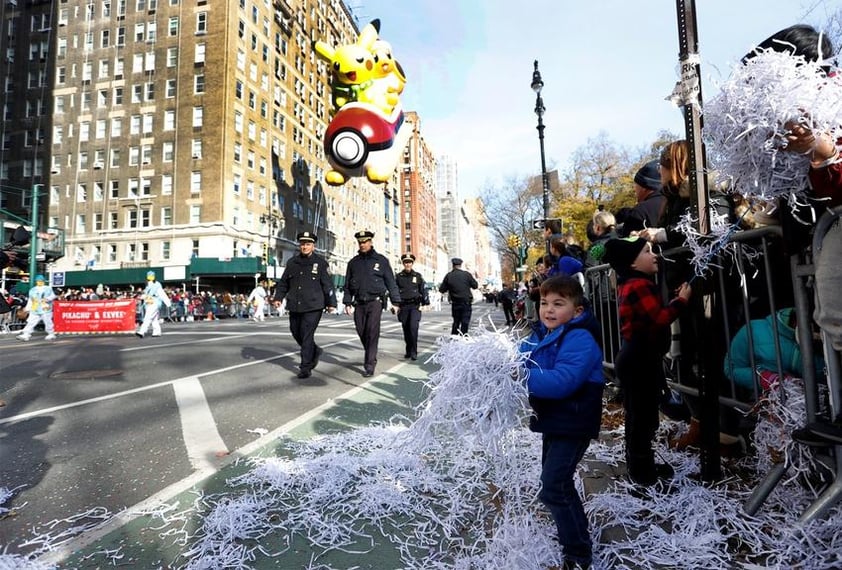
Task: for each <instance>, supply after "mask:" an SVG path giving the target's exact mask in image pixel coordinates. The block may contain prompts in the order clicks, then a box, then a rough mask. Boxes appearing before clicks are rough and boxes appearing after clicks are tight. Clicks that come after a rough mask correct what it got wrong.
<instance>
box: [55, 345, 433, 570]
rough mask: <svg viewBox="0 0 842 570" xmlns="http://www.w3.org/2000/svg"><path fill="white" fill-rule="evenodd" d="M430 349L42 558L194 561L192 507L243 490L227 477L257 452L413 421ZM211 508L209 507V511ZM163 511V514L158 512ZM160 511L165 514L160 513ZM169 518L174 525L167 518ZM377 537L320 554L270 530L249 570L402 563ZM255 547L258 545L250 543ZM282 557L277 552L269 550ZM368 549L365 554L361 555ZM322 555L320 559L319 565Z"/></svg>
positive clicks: (77, 564)
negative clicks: (398, 418)
mask: <svg viewBox="0 0 842 570" xmlns="http://www.w3.org/2000/svg"><path fill="white" fill-rule="evenodd" d="M430 354H431V353H425V354H423V355H421V356H420V359H419V360H418V361H415V362H404V363H401V364H399V365H397V366H395V367H393V368H392V369H390V370H387V371H385V372H383V373H381V374H380V375H378V376H377V377H375V378H373V379H372V380H371V381H370V382H367V383H366V384H363V385H361V386H359V387H356V388H353V389H351V390H349V391H347V392H346V393H344V394H343V395H341V396H340V397H338V398H336V399H334V400H332V401H329V402H326V403H324V404H323V405H321V406H320V407H318V408H316V409H314V410H311V411H310V412H307V413H305V414H303V415H302V416H299V417H298V418H297V419H295V420H293V421H291V422H289V423H287V424H285V425H284V426H281V427H279V428H277V429H276V430H274V431H272V432H270V433H268V434H266V435H264V436H263V437H261V438H259V439H258V440H256V441H255V442H253V443H251V444H249V445H248V446H245V447H243V448H241V449H239V450H237V451H236V452H235V453H233V454H232V455H231V456H230V457H229V458H227V460H226V461H225V462H224V463H223V464H222V466H221V467H220V468H219V469H218V470H216V471H211V472H207V471H204V472H202V471H200V472H196V473H195V474H194V475H192V476H191V477H188V478H187V479H185V480H183V481H181V482H179V483H176V484H175V485H172V486H170V487H169V488H167V489H164V490H163V491H161V492H159V493H157V494H156V495H154V496H153V497H150V498H148V499H147V500H145V501H143V502H142V503H140V504H138V505H134V506H133V507H130V508H128V509H126V510H125V511H123V512H122V513H118V514H116V515H115V516H114V517H112V518H111V519H110V520H109V521H108V522H106V523H104V524H103V525H101V526H100V527H98V528H96V529H94V530H92V531H89V532H87V533H85V534H83V535H81V536H80V537H77V538H76V539H75V540H74V541H72V542H70V543H67V544H65V545H63V546H61V547H59V548H57V549H56V550H54V551H53V552H50V553H48V554H46V555H44V556H42V557H41V558H40V559H39V562H43V563H47V564H53V565H55V566H56V567H57V568H61V569H71V568H72V569H88V568H91V569H93V568H106V567H114V566H125V567H131V568H150V569H151V568H178V567H183V566H186V565H187V564H188V563H189V560H188V559H187V558H185V557H184V556H183V553H184V552H185V550H187V549H189V547H190V542H189V540H187V541H186V544H185V540H186V537H188V536H192V535H194V534H195V533H196V531H197V530H198V529H200V528H201V525H202V522H203V518H202V516H201V515H200V514H199V513H198V511H199V510H203V509H201V508H199V509H196V508H194V504H196V503H197V502H201V501H197V499H199V498H200V497H202V496H205V497H208V496H213V497H214V501H215V502H218V501H219V500H220V495H226V496H227V495H230V496H231V497H232V498H234V497H237V496H239V495H241V494H242V488H236V487H232V486H230V485H229V484H228V481H229V480H230V479H232V478H234V477H237V476H239V475H243V474H245V473H247V472H249V471H250V470H251V469H252V468H253V466H252V465H251V462H249V461H248V458H252V457H272V456H278V457H289V456H290V451H289V450H288V448H287V446H286V445H285V444H284V442H283V441H282V440H281V439H279V438H283V439H284V440H288V439H292V440H299V441H303V440H308V439H311V438H314V437H318V436H323V435H329V434H334V433H339V432H343V431H350V430H353V429H355V428H360V427H365V426H370V425H372V424H377V423H382V422H387V421H389V420H390V419H391V418H394V417H395V416H401V417H405V418H409V419H412V418H414V417H415V414H416V411H415V410H416V407H417V406H418V405H419V404H420V403H421V402H422V401H423V399H424V398H425V392H426V390H425V388H424V381H425V380H426V378H427V377H428V375H429V374H430V373H431V372H433V371H434V370H435V369H436V365H434V364H432V363H425V362H424V359H425V358H427V357H428V356H430ZM204 510H205V511H207V509H206V508H205V509H204ZM156 513H158V514H156ZM161 513H163V514H161ZM167 521H169V522H167ZM371 536H372V537H373V539H372V540H373V541H372V542H370V541H368V540H366V541H365V544H359V545H346V546H345V547H343V549H344V550H346V551H350V552H356V553H355V554H349V553H346V552H343V551H339V550H333V551H329V552H323V551H321V550H319V551H318V552H316V551H314V549H313V548H312V547H311V546H310V543H309V542H308V540H307V539H306V537H297V536H293V537H290V536H281V535H272V536H268V537H264V538H263V539H261V540H260V547H261V549H262V550H263V551H264V552H266V553H267V554H266V555H261V553H260V552H259V550H258V551H256V552H257V558H256V559H255V560H253V561H252V562H250V563H249V566H250V567H252V568H257V569H260V568H285V569H290V570H292V569H299V568H311V567H313V568H316V567H320V568H351V567H353V568H360V569H363V568H371V569H380V570H382V569H385V568H398V567H400V566H401V563H400V556H399V553H398V552H397V550H396V549H395V548H394V547H392V546H391V545H390V544H388V543H387V542H386V541H385V540H383V539H380V540H378V538H379V536H378V533H377V531H376V530H375V529H372V532H371ZM251 544H252V545H253V543H251ZM281 551H283V554H281V555H277V556H272V555H269V554H268V553H277V552H281ZM360 553H364V554H360ZM316 557H317V558H318V563H316V562H314V559H315V558H316Z"/></svg>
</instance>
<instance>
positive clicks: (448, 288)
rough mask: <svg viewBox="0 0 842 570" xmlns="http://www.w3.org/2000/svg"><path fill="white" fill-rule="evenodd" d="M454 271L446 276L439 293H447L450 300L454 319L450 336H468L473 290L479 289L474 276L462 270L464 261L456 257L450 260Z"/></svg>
mask: <svg viewBox="0 0 842 570" xmlns="http://www.w3.org/2000/svg"><path fill="white" fill-rule="evenodd" d="M450 263H451V264H452V265H453V270H451V272H450V273H448V274H447V275H445V276H444V279H443V280H442V282H441V286H439V292H441V293H447V294H448V297H449V299H450V314H451V316H452V317H453V326H452V327H451V328H450V334H459V333H460V332H461V333H462V334H468V327H469V326H470V324H471V303H472V302H473V300H474V296H473V294H472V293H471V289H476V288H477V287H479V284H478V283H477V280H476V279H474V276H473V275H471V274H470V273H468V272H467V271H464V270H463V269H462V260H461V259H459V258H458V257H454V258H453V259H451V260H450Z"/></svg>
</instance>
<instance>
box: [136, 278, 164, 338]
mask: <svg viewBox="0 0 842 570" xmlns="http://www.w3.org/2000/svg"><path fill="white" fill-rule="evenodd" d="M142 299H143V322H142V323H141V324H140V329H139V330H138V331H137V332H136V333H135V334H136V335H137V336H139V337H140V338H143V336H144V335H145V334H146V331H148V330H149V327H150V326H151V327H152V336H161V320H160V319H159V318H158V317H159V315H160V313H161V305H163V306H165V307H167V308H169V306H170V304H171V303H170V298H169V297H168V296H167V294H166V292H165V291H164V288H163V287H161V284H160V283H158V282H157V281H155V272H154V271H149V272H147V274H146V289H144V290H143V297H142Z"/></svg>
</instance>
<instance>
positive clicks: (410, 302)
mask: <svg viewBox="0 0 842 570" xmlns="http://www.w3.org/2000/svg"><path fill="white" fill-rule="evenodd" d="M401 263H403V271H401V272H399V273H398V274H397V275H395V281H396V282H397V284H398V291H399V292H400V296H401V308H400V310H398V320H399V321H400V322H401V325H402V326H403V340H404V342H405V343H406V354H404V355H403V357H404V358H411V359H412V360H416V359H417V358H418V325H419V324H420V322H421V309H420V308H419V307H420V306H421V305H429V304H430V297H429V293H428V291H427V288H426V287H425V286H424V278H423V277H422V276H421V274H420V273H418V272H417V271H414V270H413V269H412V264H413V263H415V256H414V255H412V254H411V253H405V254H403V256H402V257H401Z"/></svg>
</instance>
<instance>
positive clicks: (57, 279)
mask: <svg viewBox="0 0 842 570" xmlns="http://www.w3.org/2000/svg"><path fill="white" fill-rule="evenodd" d="M50 281H51V283H50V285H51V286H53V287H64V271H56V272H54V273H53V275H52V279H51V280H50Z"/></svg>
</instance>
